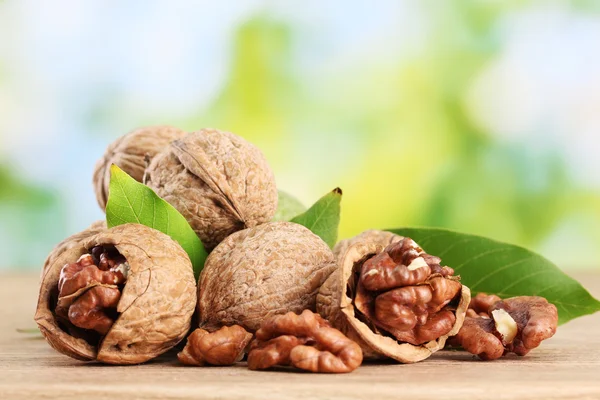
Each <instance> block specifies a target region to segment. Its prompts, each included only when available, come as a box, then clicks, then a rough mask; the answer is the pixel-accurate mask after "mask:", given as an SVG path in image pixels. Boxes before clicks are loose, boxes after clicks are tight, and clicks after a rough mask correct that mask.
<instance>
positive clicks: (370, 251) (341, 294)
mask: <svg viewBox="0 0 600 400" xmlns="http://www.w3.org/2000/svg"><path fill="white" fill-rule="evenodd" d="M368 235H373V234H372V233H371V234H368ZM368 235H367V234H366V235H365V237H368ZM395 236H397V235H395ZM371 237H375V238H376V240H374V241H369V240H357V241H355V242H354V243H353V244H350V245H349V246H347V247H346V248H345V249H343V251H342V252H341V253H340V254H339V256H338V267H337V269H336V270H335V271H334V272H333V273H332V274H331V275H330V276H329V278H328V279H327V280H326V281H325V283H324V284H323V286H321V289H320V291H319V294H318V296H317V311H318V312H319V313H320V314H321V315H322V316H323V317H324V318H326V319H328V320H329V322H330V323H331V324H332V325H333V326H334V327H335V328H337V329H339V330H340V331H342V332H343V333H344V334H346V336H348V337H349V338H350V339H352V340H354V341H355V342H357V343H358V344H359V345H360V347H361V348H362V350H363V354H364V355H365V358H370V359H374V358H375V359H377V358H382V357H390V358H393V359H395V360H397V361H400V362H402V363H414V362H417V361H421V360H424V359H426V358H428V357H429V356H431V355H432V354H433V353H435V352H436V351H438V350H441V349H443V348H444V345H445V343H446V339H447V338H448V337H450V336H454V335H456V334H457V333H458V331H459V330H460V328H461V326H462V324H463V321H464V319H465V314H466V311H467V308H468V306H469V302H470V300H471V292H470V290H469V288H467V287H466V286H464V285H463V286H462V291H461V298H460V301H459V304H458V307H457V310H456V322H455V323H454V325H453V327H452V330H451V331H450V332H448V334H447V335H444V336H441V337H440V338H438V339H437V340H432V341H430V342H428V343H425V344H423V345H412V344H409V343H400V342H398V341H396V340H395V339H394V338H392V337H389V336H383V335H381V334H379V333H376V332H374V331H373V330H372V329H371V327H370V326H369V325H367V324H366V323H364V322H363V321H361V320H360V319H359V318H357V316H356V314H355V308H354V304H353V299H352V298H351V297H349V296H348V290H350V291H352V290H353V289H351V288H353V287H355V286H356V284H355V279H356V275H357V274H356V273H357V271H359V269H360V267H361V265H362V262H364V260H366V259H367V258H369V257H371V256H373V255H375V254H378V253H381V252H382V251H383V250H384V249H385V247H386V246H387V244H389V242H387V240H388V239H390V240H393V241H397V240H395V238H391V237H384V236H382V235H375V236H371ZM382 237H384V239H385V240H379V242H378V240H377V238H379V239H381V238H382ZM400 238H401V237H400Z"/></svg>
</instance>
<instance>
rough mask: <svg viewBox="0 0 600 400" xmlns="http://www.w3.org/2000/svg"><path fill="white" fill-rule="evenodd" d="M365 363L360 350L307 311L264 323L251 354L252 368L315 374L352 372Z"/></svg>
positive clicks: (273, 318)
mask: <svg viewBox="0 0 600 400" xmlns="http://www.w3.org/2000/svg"><path fill="white" fill-rule="evenodd" d="M362 360H363V355H362V351H361V349H360V346H359V345H358V344H356V343H354V342H353V341H352V340H350V339H348V338H347V337H346V336H344V334H343V333H342V332H340V331H338V330H337V329H334V328H332V327H331V325H329V323H328V322H327V321H326V320H324V319H323V318H321V316H320V315H319V314H315V313H313V312H312V311H309V310H304V311H302V314H300V315H297V314H294V313H293V312H289V313H287V314H284V315H276V316H274V317H271V318H269V319H267V320H265V321H263V323H262V325H261V327H260V329H259V330H258V331H257V332H256V339H255V340H254V341H253V342H252V344H251V347H250V353H249V354H248V368H250V369H254V370H260V369H268V368H271V367H273V366H276V365H281V366H286V365H291V366H294V367H296V368H300V369H303V370H307V371H311V372H327V373H345V372H352V371H354V370H355V369H356V368H358V367H359V366H360V364H361V363H362Z"/></svg>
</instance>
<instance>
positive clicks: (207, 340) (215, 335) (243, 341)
mask: <svg viewBox="0 0 600 400" xmlns="http://www.w3.org/2000/svg"><path fill="white" fill-rule="evenodd" d="M250 340H252V334H251V333H249V332H248V331H246V330H245V329H244V328H242V327H241V326H239V325H233V326H224V327H222V328H221V329H219V330H217V331H215V332H212V333H209V332H207V331H205V330H204V329H200V328H198V329H196V330H195V331H194V332H192V334H191V335H190V336H188V339H187V344H186V345H185V348H184V349H183V351H181V352H180V353H179V354H177V358H178V359H179V361H180V362H181V363H183V364H187V365H199V366H203V365H207V364H209V365H233V364H235V363H236V362H238V361H240V360H241V359H242V358H243V357H244V350H245V348H246V346H247V345H248V343H250Z"/></svg>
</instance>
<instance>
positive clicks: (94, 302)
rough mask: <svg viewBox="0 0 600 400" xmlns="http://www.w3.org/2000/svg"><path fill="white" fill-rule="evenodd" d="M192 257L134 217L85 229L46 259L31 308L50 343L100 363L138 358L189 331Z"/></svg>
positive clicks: (172, 343)
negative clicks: (87, 232) (70, 245)
mask: <svg viewBox="0 0 600 400" xmlns="http://www.w3.org/2000/svg"><path fill="white" fill-rule="evenodd" d="M195 304H196V285H195V280H194V274H193V271H192V265H191V262H190V259H189V257H188V255H187V254H186V253H185V251H184V250H183V249H182V248H181V246H180V245H179V244H178V243H177V242H175V241H174V240H172V239H171V238H170V237H169V236H167V235H165V234H163V233H161V232H159V231H157V230H155V229H152V228H149V227H146V226H143V225H139V224H124V225H120V226H117V227H114V228H111V229H107V230H105V231H102V232H100V233H98V234H96V235H93V236H91V237H89V238H87V239H85V240H83V241H82V242H81V243H79V244H78V245H77V246H75V247H73V248H71V249H69V250H66V251H65V252H64V253H63V254H62V255H60V256H59V257H58V258H57V259H56V260H55V261H54V262H53V263H52V265H50V266H49V267H48V270H47V272H46V273H45V274H44V278H43V280H42V283H41V287H40V293H39V298H38V305H37V310H36V314H35V321H36V322H37V324H38V326H39V328H40V331H41V332H42V334H43V335H44V337H45V338H46V340H47V341H48V343H49V344H50V345H51V346H52V347H53V348H55V349H56V350H57V351H59V352H61V353H63V354H66V355H68V356H70V357H73V358H76V359H79V360H84V361H91V360H96V361H100V362H103V363H108V364H138V363H142V362H145V361H147V360H149V359H151V358H154V357H156V356H158V355H159V354H162V353H164V352H165V351H167V350H169V349H170V348H172V347H173V346H175V345H176V344H177V343H179V342H180V341H181V340H182V339H183V338H184V337H185V334H186V333H187V332H188V331H189V327H190V324H191V319H192V315H193V312H194V306H195Z"/></svg>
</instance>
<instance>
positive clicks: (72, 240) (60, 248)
mask: <svg viewBox="0 0 600 400" xmlns="http://www.w3.org/2000/svg"><path fill="white" fill-rule="evenodd" d="M104 230H106V221H104V220H101V221H96V222H94V223H93V224H92V225H90V226H89V227H88V228H86V229H84V230H83V231H81V232H78V233H76V234H74V235H71V236H69V237H68V238H66V239H65V240H63V241H62V242H60V243H59V244H57V245H56V246H55V247H54V249H52V251H51V252H50V254H49V255H48V257H46V261H44V266H43V267H42V275H41V278H43V277H44V274H45V273H46V270H47V269H48V267H49V266H50V265H52V263H54V261H55V260H56V259H57V258H58V257H59V256H60V255H61V254H63V253H64V252H65V251H67V250H69V249H72V248H73V247H76V246H78V245H79V243H81V242H82V241H83V240H85V239H87V238H89V237H91V236H94V235H96V234H98V233H100V232H102V231H104Z"/></svg>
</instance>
